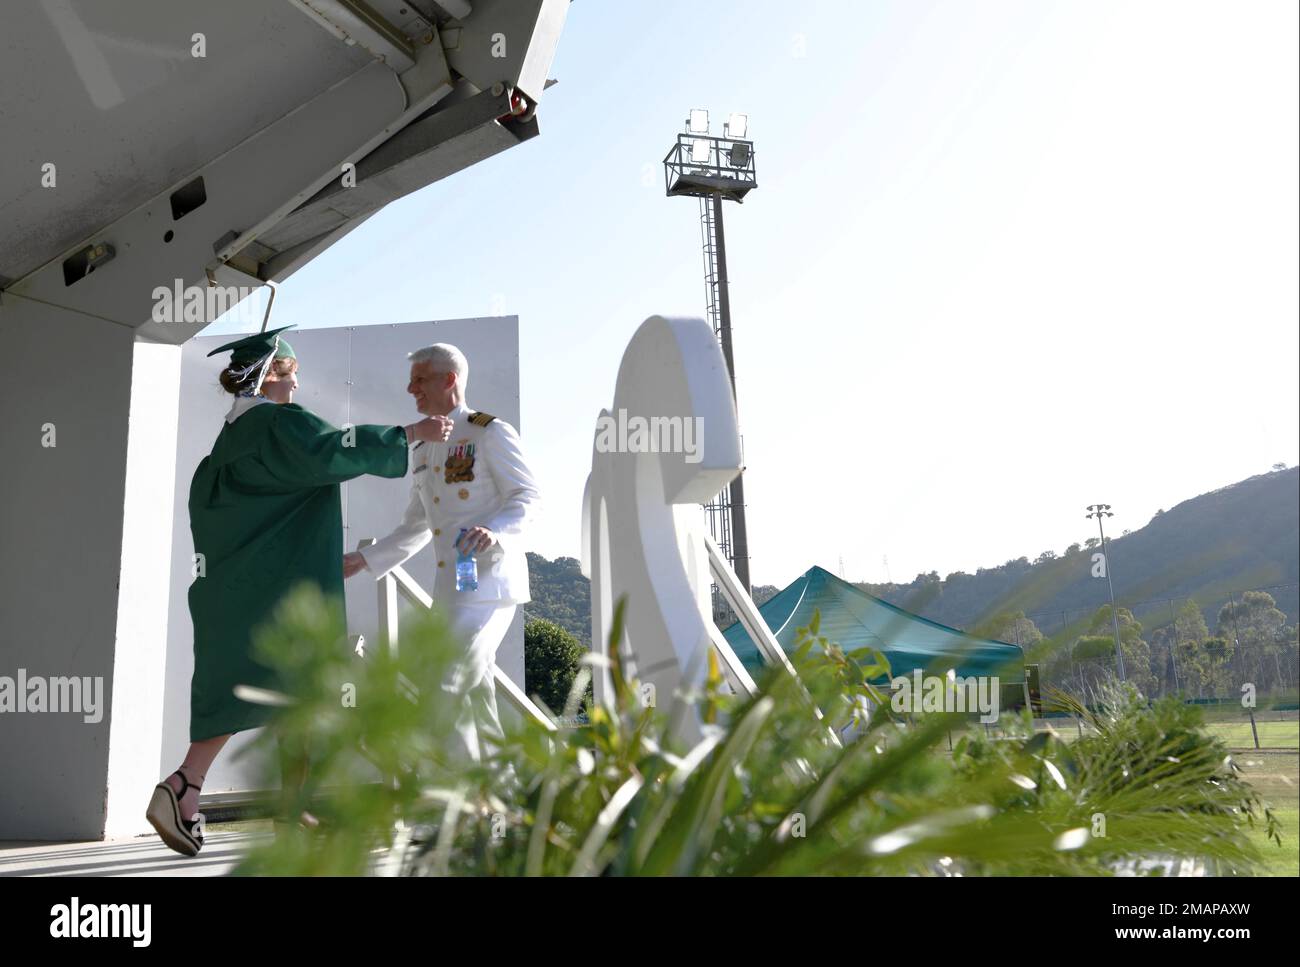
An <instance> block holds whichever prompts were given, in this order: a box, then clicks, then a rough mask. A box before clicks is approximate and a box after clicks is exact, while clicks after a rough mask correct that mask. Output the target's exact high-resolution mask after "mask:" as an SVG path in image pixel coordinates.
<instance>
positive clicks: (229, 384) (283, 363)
mask: <svg viewBox="0 0 1300 967" xmlns="http://www.w3.org/2000/svg"><path fill="white" fill-rule="evenodd" d="M242 368H243V367H234V366H227V367H226V368H225V369H223V370H222V371H221V375H220V376H219V377H217V378H218V379H219V380H220V381H221V388H222V389H224V390H225V391H226V392H227V393H230V394H231V395H234V396H237V395H239V394H240V393H242V392H243V391H244V390H246V389H252V388H253V384H254V383H256V382H257V372H258V371H257V369H256V368H254V369H253V370H252V371H251V372H249V373H248V374H246V375H245V376H244V378H243V379H240V378H239V372H240V370H241V369H242ZM297 368H298V360H296V359H277V360H275V361H274V362H272V363H271V366H270V368H269V369H268V370H267V373H268V374H270V373H275V375H276V376H288V375H289V374H290V373H292V372H294V370H296V369H297Z"/></svg>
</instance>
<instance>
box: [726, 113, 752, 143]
mask: <svg viewBox="0 0 1300 967" xmlns="http://www.w3.org/2000/svg"><path fill="white" fill-rule="evenodd" d="M748 128H749V115H748V114H733V115H731V116H730V117H729V118H727V123H726V124H724V125H723V126H722V133H723V134H725V135H726V136H727V137H729V138H743V137H744V136H745V131H746V130H747V129H748Z"/></svg>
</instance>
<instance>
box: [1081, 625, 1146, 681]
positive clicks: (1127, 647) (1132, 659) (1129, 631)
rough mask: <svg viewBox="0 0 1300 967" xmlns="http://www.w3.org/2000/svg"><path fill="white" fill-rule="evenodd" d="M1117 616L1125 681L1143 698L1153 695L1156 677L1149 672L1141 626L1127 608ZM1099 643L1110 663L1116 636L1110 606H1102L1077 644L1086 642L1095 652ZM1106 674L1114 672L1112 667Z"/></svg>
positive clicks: (1113, 653)
mask: <svg viewBox="0 0 1300 967" xmlns="http://www.w3.org/2000/svg"><path fill="white" fill-rule="evenodd" d="M1116 614H1117V616H1118V623H1119V646H1120V650H1121V651H1122V653H1123V655H1124V677H1125V679H1126V680H1128V681H1130V682H1132V683H1133V684H1134V685H1135V686H1136V687H1137V689H1138V691H1140V692H1141V693H1142V694H1143V695H1151V694H1154V691H1155V687H1156V676H1155V674H1154V673H1153V672H1152V670H1151V646H1150V645H1149V644H1147V642H1146V641H1144V640H1143V638H1142V623H1141V622H1140V621H1138V620H1137V619H1136V618H1135V617H1133V612H1132V611H1130V610H1129V609H1128V608H1120V609H1119V610H1118V612H1116ZM1107 631H1110V632H1111V634H1110V637H1109V638H1107V637H1106V632H1107ZM1098 639H1104V640H1105V641H1107V642H1108V644H1107V646H1106V647H1107V649H1108V653H1109V656H1110V658H1111V660H1112V661H1113V659H1114V655H1115V636H1114V629H1113V625H1112V623H1111V620H1110V605H1109V604H1103V605H1102V606H1101V607H1100V608H1098V609H1097V610H1096V612H1095V613H1094V614H1093V616H1092V619H1091V621H1089V622H1088V632H1087V634H1086V635H1084V636H1082V637H1081V638H1080V641H1084V640H1087V641H1088V642H1089V646H1090V647H1093V648H1097V647H1100V646H1099V645H1097V644H1096V641H1097V640H1098ZM1076 649H1077V645H1076ZM1108 671H1114V669H1113V667H1112V668H1111V669H1108Z"/></svg>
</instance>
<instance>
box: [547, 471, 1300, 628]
mask: <svg viewBox="0 0 1300 967" xmlns="http://www.w3.org/2000/svg"><path fill="white" fill-rule="evenodd" d="M1080 523H1081V525H1082V524H1083V521H1082V520H1081V521H1080ZM1080 531H1081V532H1083V531H1085V528H1084V527H1083V526H1081V527H1080ZM1095 544H1096V538H1095V537H1094V538H1089V539H1087V540H1085V541H1084V542H1083V543H1082V544H1073V545H1071V546H1070V547H1068V548H1066V549H1065V550H1064V551H1062V552H1061V553H1060V554H1057V553H1055V552H1053V551H1044V552H1043V553H1042V554H1040V555H1038V557H1037V558H1036V559H1035V560H1034V561H1032V562H1031V561H1030V560H1029V559H1028V558H1024V557H1022V558H1019V559H1018V560H1015V561H1008V562H1007V563H1006V564H1003V565H1002V566H1000V567H992V568H980V569H979V570H978V571H976V572H975V573H974V574H965V573H962V572H956V573H953V574H949V575H948V576H947V577H946V578H943V579H941V578H940V577H939V575H938V574H936V573H934V572H931V573H929V574H919V575H917V577H916V579H915V580H914V581H912V582H911V583H910V584H885V585H873V584H863V585H859V586H860V587H862V588H863V589H864V590H866V591H868V592H869V593H871V594H874V595H876V596H877V597H880V598H884V599H885V600H887V601H889V602H891V603H893V604H897V605H900V606H901V607H904V608H907V609H908V610H909V611H912V612H914V613H916V614H919V615H922V616H924V617H927V618H931V619H933V620H935V621H939V622H942V623H943V624H947V625H951V626H953V627H957V628H973V627H975V626H977V625H979V624H980V623H981V622H983V621H986V620H988V619H989V618H991V617H992V616H994V615H996V614H999V613H1001V612H1006V611H1023V612H1025V614H1026V615H1027V616H1028V617H1029V618H1031V619H1032V620H1033V621H1034V623H1035V625H1036V626H1037V627H1038V628H1040V629H1041V630H1042V631H1043V632H1044V633H1046V634H1049V635H1050V634H1055V633H1057V632H1058V631H1060V630H1062V629H1064V628H1070V627H1074V626H1078V625H1082V624H1086V623H1087V621H1088V620H1089V619H1090V618H1091V617H1092V616H1093V614H1094V613H1095V612H1096V610H1097V608H1098V607H1099V606H1100V605H1102V604H1105V603H1106V600H1107V598H1106V582H1105V580H1104V579H1102V578H1094V577H1093V576H1092V573H1091V572H1092V568H1093V560H1092V555H1093V554H1094V553H1095V552H1096V550H1097V548H1096V547H1095V546H1094V545H1095ZM1109 544H1110V566H1111V576H1112V578H1113V579H1114V582H1115V596H1116V598H1117V600H1118V602H1119V604H1120V606H1121V607H1127V608H1130V609H1131V610H1132V611H1133V612H1134V614H1135V616H1136V617H1137V619H1138V620H1139V621H1141V622H1142V624H1143V626H1144V628H1146V630H1147V631H1148V632H1150V631H1153V630H1155V629H1158V628H1160V627H1163V626H1164V625H1167V624H1169V623H1170V622H1171V621H1172V619H1173V613H1174V611H1175V610H1177V608H1178V607H1179V606H1180V605H1181V604H1182V603H1183V601H1185V600H1186V599H1188V598H1191V599H1192V600H1194V601H1195V602H1196V604H1197V606H1198V607H1200V609H1201V611H1202V613H1203V614H1204V616H1205V620H1206V622H1207V623H1208V624H1209V625H1210V627H1214V626H1215V624H1216V621H1217V616H1218V612H1219V609H1220V607H1221V606H1222V605H1224V604H1225V603H1229V602H1231V601H1233V600H1234V592H1235V600H1236V601H1237V602H1240V600H1241V593H1242V592H1243V591H1246V590H1252V589H1264V590H1267V591H1268V592H1269V594H1271V595H1272V596H1273V598H1274V600H1275V601H1276V602H1277V607H1278V608H1279V609H1281V610H1282V611H1284V612H1285V613H1286V615H1287V620H1288V622H1289V623H1291V624H1295V623H1296V620H1297V614H1298V613H1300V594H1298V591H1297V585H1298V584H1300V468H1296V467H1291V468H1289V469H1286V470H1279V471H1274V472H1272V473H1266V474H1261V475H1260V476H1258V477H1251V478H1249V479H1247V480H1243V481H1241V482H1240V483H1236V484H1233V485H1232V486H1229V487H1224V488H1222V489H1221V490H1215V491H1212V492H1210V493H1207V494H1201V495H1200V496H1199V497H1193V498H1192V499H1191V500H1186V501H1183V502H1182V503H1181V504H1178V505H1177V506H1176V507H1173V508H1171V509H1170V510H1167V511H1161V512H1158V513H1157V514H1156V515H1155V517H1154V518H1152V520H1151V521H1150V523H1148V524H1147V525H1146V526H1145V527H1143V528H1141V529H1140V530H1136V531H1133V532H1132V533H1129V534H1125V535H1122V536H1121V535H1115V536H1114V537H1113V538H1112V539H1110V540H1109ZM809 563H816V562H809ZM528 573H529V580H530V583H531V586H532V597H533V601H532V603H531V604H529V605H528V606H527V607H526V609H525V610H526V611H527V613H528V614H529V615H530V616H531V617H535V618H543V619H545V620H547V621H552V622H554V623H555V624H558V625H559V626H560V627H562V628H564V629H566V630H567V631H569V632H570V633H571V634H573V635H575V636H577V638H578V640H579V641H581V642H582V643H583V644H584V645H587V646H588V647H589V646H590V644H591V599H590V590H589V587H588V582H587V579H586V578H585V577H583V576H582V570H581V567H580V565H579V563H578V561H576V560H575V559H574V558H571V557H561V558H557V559H556V560H554V561H549V560H547V559H546V558H544V557H542V556H541V555H540V554H531V553H530V554H529V555H528ZM776 590H777V589H776V588H773V587H771V586H758V587H755V589H754V599H755V600H756V601H758V602H760V603H761V602H762V601H765V600H767V598H769V597H771V595H772V594H773V593H775V591H776ZM1171 602H1172V606H1171Z"/></svg>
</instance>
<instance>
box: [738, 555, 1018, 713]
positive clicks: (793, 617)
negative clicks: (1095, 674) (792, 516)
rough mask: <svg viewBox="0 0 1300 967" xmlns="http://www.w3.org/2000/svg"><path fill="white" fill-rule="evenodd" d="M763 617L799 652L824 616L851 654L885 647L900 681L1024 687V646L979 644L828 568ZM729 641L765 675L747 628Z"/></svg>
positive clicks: (783, 595)
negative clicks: (916, 677)
mask: <svg viewBox="0 0 1300 967" xmlns="http://www.w3.org/2000/svg"><path fill="white" fill-rule="evenodd" d="M758 611H759V614H761V615H762V616H763V620H764V621H765V622H767V626H768V628H770V629H771V630H772V634H773V636H774V637H775V638H776V640H777V641H778V642H779V643H780V645H781V647H782V648H784V649H785V650H786V652H787V653H789V652H793V651H794V647H795V639H796V631H797V629H799V628H802V627H807V625H808V624H809V623H810V622H811V621H812V617H813V612H814V611H818V612H820V615H821V619H820V621H821V624H820V628H819V631H818V633H819V634H820V635H822V636H823V637H825V638H826V639H827V640H828V641H831V642H834V643H835V644H838V645H839V646H840V647H841V648H843V649H844V650H845V651H853V650H855V649H858V648H865V647H872V648H876V649H878V650H879V651H881V652H883V653H884V655H885V657H886V658H888V659H889V665H890V671H891V672H892V674H893V675H894V677H898V676H900V675H911V674H912V672H913V671H914V670H916V669H920V670H921V671H922V672H924V673H926V674H932V675H944V674H946V673H947V672H948V669H950V668H951V669H953V670H954V671H955V672H956V674H957V675H958V676H959V677H962V678H969V677H973V676H993V675H996V676H998V677H999V678H1000V680H1001V683H1002V684H1003V685H1004V686H1007V685H1014V686H1017V688H1016V689H1015V691H1016V692H1020V691H1021V689H1020V687H1019V686H1021V685H1022V683H1023V682H1024V678H1025V660H1024V652H1023V651H1021V649H1020V648H1019V647H1017V646H1016V645H1010V644H1007V643H1006V642H1005V641H993V640H992V639H989V638H979V637H976V636H975V635H970V634H967V633H966V632H964V631H959V630H957V629H956V628H949V627H948V626H947V625H941V624H939V623H938V622H937V621H930V620H929V619H928V618H922V617H920V616H919V615H915V614H912V613H911V612H910V611H904V610H903V609H902V608H899V607H896V606H895V605H892V604H889V603H888V602H885V601H881V600H880V599H879V598H875V597H872V596H871V595H870V594H867V593H866V592H865V591H862V590H860V589H858V588H856V587H854V586H853V585H852V584H849V583H848V582H847V581H841V580H840V579H839V578H837V577H836V576H835V575H834V574H831V573H830V572H829V571H827V570H825V569H824V568H820V567H812V568H810V569H809V570H808V571H807V573H805V574H803V575H802V576H800V577H799V578H798V579H796V580H795V582H794V583H793V584H791V585H790V586H789V587H787V588H786V589H785V590H783V591H781V592H779V593H777V594H776V596H775V597H772V598H770V599H768V600H767V601H766V602H764V603H763V604H762V605H760V606H759V609H758ZM723 635H724V636H725V637H726V639H727V641H728V642H729V643H730V644H731V647H732V649H733V650H734V651H735V652H736V656H737V657H738V658H739V659H740V660H741V662H742V663H743V664H744V665H745V667H746V668H747V669H748V670H749V672H750V673H751V674H756V673H758V672H759V671H760V670H761V669H762V666H763V661H762V658H761V657H760V656H759V651H758V646H757V645H755V644H754V642H753V641H752V640H751V639H750V637H749V634H748V633H747V632H746V631H745V629H744V627H743V626H741V624H740V623H739V622H736V623H735V624H732V625H731V626H730V627H728V628H727V629H726V630H725V631H724V632H723Z"/></svg>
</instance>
